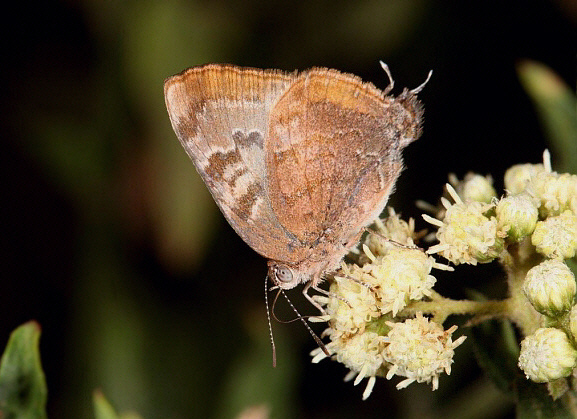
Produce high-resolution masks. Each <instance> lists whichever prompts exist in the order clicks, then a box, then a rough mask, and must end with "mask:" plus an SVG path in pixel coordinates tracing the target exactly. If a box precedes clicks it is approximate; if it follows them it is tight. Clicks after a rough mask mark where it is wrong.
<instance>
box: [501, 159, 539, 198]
mask: <svg viewBox="0 0 577 419" xmlns="http://www.w3.org/2000/svg"><path fill="white" fill-rule="evenodd" d="M544 171H545V167H544V166H543V165H542V164H516V165H515V166H512V167H511V168H509V169H508V170H507V172H505V189H506V190H507V191H509V193H511V194H516V193H520V192H523V191H524V190H525V188H526V187H527V184H528V183H529V182H530V181H531V179H532V178H533V177H534V176H535V175H536V174H537V173H541V172H544Z"/></svg>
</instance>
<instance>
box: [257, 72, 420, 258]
mask: <svg viewBox="0 0 577 419" xmlns="http://www.w3.org/2000/svg"><path fill="white" fill-rule="evenodd" d="M402 96H403V95H402ZM421 114H422V110H421V108H420V105H419V103H418V101H417V99H416V98H415V97H414V96H413V95H412V94H410V93H409V92H405V93H404V96H403V97H401V98H397V99H395V98H392V97H387V96H384V94H383V93H382V92H381V91H380V90H378V89H377V88H375V87H374V86H373V85H372V84H368V83H363V82H362V81H361V80H360V79H359V78H358V77H356V76H352V75H348V74H343V73H340V72H338V71H336V70H328V69H312V70H310V71H308V72H305V73H302V74H301V75H300V76H299V78H298V79H297V80H296V81H295V82H294V83H292V84H291V86H290V88H289V89H288V90H287V91H286V92H285V93H284V94H283V96H282V97H281V98H280V99H279V101H278V103H277V104H276V105H275V107H274V108H273V110H272V113H271V117H270V122H269V136H268V137H267V138H266V144H265V150H266V156H265V158H266V164H267V166H266V167H267V173H268V176H267V181H268V183H267V188H268V190H269V195H270V197H271V204H272V208H273V211H274V213H275V215H276V216H277V218H278V220H279V222H280V224H282V225H283V227H284V228H285V229H287V230H288V231H289V232H290V233H291V234H293V235H294V236H296V237H297V238H298V239H299V240H300V241H301V243H303V245H306V244H309V245H310V246H311V247H314V246H315V244H316V243H320V242H326V241H334V242H336V243H338V245H340V246H342V245H344V244H348V242H349V240H351V239H353V238H355V237H356V236H357V234H358V232H359V231H360V229H361V228H362V227H363V226H365V225H368V224H369V223H370V222H372V221H373V220H374V219H375V218H376V217H377V216H378V215H379V213H380V212H381V211H382V210H383V208H384V206H385V205H386V202H387V199H388V196H389V194H390V193H391V191H392V188H393V186H394V184H395V181H396V180H397V178H398V176H399V173H400V171H401V169H402V158H401V150H402V148H403V147H404V146H406V145H407V144H409V143H410V142H411V141H413V140H415V139H416V138H417V137H418V136H419V133H420V121H421ZM318 248H319V251H324V250H323V247H322V246H319V247H318ZM324 253H325V254H315V252H314V251H313V252H312V253H311V255H310V257H311V258H312V259H315V258H316V259H320V258H323V257H326V253H327V252H326V251H324ZM329 253H330V252H329ZM337 262H338V261H337ZM329 265H330V263H329Z"/></svg>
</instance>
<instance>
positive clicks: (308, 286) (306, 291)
mask: <svg viewBox="0 0 577 419" xmlns="http://www.w3.org/2000/svg"><path fill="white" fill-rule="evenodd" d="M313 282H314V281H309V282H307V284H306V285H305V287H304V288H303V295H304V296H305V298H306V299H307V300H309V302H310V303H311V304H312V305H313V306H315V307H316V308H317V309H318V310H319V311H320V312H321V313H322V314H323V315H325V314H327V312H326V311H325V309H324V308H322V307H321V305H320V304H319V303H317V302H316V301H315V299H314V298H313V297H314V296H312V295H310V294H309V291H310V289H311V288H312V289H314V290H315V291H318V290H319V289H318V287H317V286H316V285H313Z"/></svg>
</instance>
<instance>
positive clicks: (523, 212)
mask: <svg viewBox="0 0 577 419" xmlns="http://www.w3.org/2000/svg"><path fill="white" fill-rule="evenodd" d="M495 212H496V214H497V225H498V228H499V230H500V231H503V232H504V233H507V235H508V237H509V238H511V239H512V240H515V241H520V240H521V239H523V238H524V237H526V236H528V235H530V234H531V233H533V230H535V226H536V225H537V219H538V218H539V211H538V210H537V206H536V205H535V203H534V200H533V198H531V197H530V196H529V195H528V194H526V193H520V194H517V195H509V196H507V197H505V198H503V199H501V200H500V201H499V202H498V203H497V207H496V208H495Z"/></svg>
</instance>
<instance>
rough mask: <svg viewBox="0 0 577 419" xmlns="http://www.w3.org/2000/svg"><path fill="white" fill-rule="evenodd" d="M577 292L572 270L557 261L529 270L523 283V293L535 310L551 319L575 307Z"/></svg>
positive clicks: (553, 260)
mask: <svg viewBox="0 0 577 419" xmlns="http://www.w3.org/2000/svg"><path fill="white" fill-rule="evenodd" d="M576 290H577V285H576V284H575V276H574V275H573V273H572V272H571V269H569V267H568V266H567V265H566V264H565V263H563V262H562V261H560V260H557V259H551V260H545V261H543V262H541V263H540V264H539V265H537V266H534V267H533V268H531V269H529V271H528V272H527V276H526V277H525V281H524V282H523V292H524V293H525V295H526V296H527V298H528V299H529V301H530V302H531V304H532V305H533V307H535V310H537V311H538V312H539V313H541V314H545V315H546V316H550V317H558V316H559V315H561V314H563V313H564V312H566V311H568V310H569V309H570V308H571V307H572V306H573V301H574V299H575V292H576Z"/></svg>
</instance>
